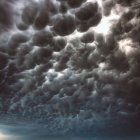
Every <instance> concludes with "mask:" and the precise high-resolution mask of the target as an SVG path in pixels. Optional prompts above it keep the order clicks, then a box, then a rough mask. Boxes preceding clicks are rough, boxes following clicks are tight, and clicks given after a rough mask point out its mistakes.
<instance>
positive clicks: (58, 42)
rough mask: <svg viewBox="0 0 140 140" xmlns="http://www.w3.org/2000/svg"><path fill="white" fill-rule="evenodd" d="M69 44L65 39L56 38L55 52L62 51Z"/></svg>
mask: <svg viewBox="0 0 140 140" xmlns="http://www.w3.org/2000/svg"><path fill="white" fill-rule="evenodd" d="M66 44H67V42H66V40H65V39H63V38H56V39H54V44H53V46H54V51H60V50H62V49H63V48H64V47H65V46H66Z"/></svg>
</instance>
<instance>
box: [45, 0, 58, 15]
mask: <svg viewBox="0 0 140 140" xmlns="http://www.w3.org/2000/svg"><path fill="white" fill-rule="evenodd" d="M44 6H45V7H46V9H47V10H48V11H49V12H51V13H52V14H57V13H58V7H57V6H58V5H57V3H55V2H54V1H53V0H45V3H44Z"/></svg>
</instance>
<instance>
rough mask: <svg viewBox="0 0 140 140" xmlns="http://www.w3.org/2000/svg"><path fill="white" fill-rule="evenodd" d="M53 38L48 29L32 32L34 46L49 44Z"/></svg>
mask: <svg viewBox="0 0 140 140" xmlns="http://www.w3.org/2000/svg"><path fill="white" fill-rule="evenodd" d="M52 40H53V36H52V33H51V32H49V31H39V32H37V33H36V34H34V36H33V38H32V41H33V44H34V45H36V46H44V45H47V44H50V43H51V42H52Z"/></svg>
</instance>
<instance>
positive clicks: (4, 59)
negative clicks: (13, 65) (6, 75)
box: [0, 52, 8, 70]
mask: <svg viewBox="0 0 140 140" xmlns="http://www.w3.org/2000/svg"><path fill="white" fill-rule="evenodd" d="M7 63H8V56H6V55H5V54H4V53H2V52H0V70H2V69H3V68H5V67H6V66H7Z"/></svg>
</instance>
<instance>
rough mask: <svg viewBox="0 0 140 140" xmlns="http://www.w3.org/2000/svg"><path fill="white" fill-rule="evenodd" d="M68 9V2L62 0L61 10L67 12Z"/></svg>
mask: <svg viewBox="0 0 140 140" xmlns="http://www.w3.org/2000/svg"><path fill="white" fill-rule="evenodd" d="M67 10H68V7H67V3H66V2H64V1H62V2H61V3H60V7H59V11H60V12H61V13H66V12H67Z"/></svg>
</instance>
